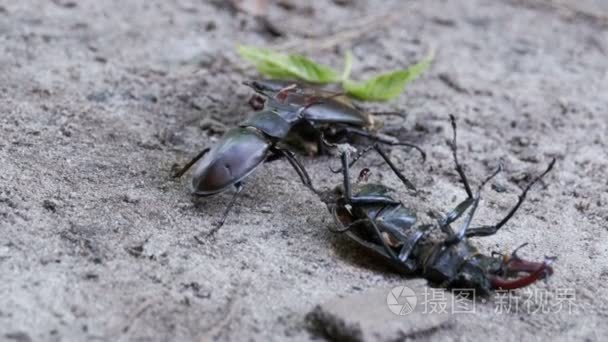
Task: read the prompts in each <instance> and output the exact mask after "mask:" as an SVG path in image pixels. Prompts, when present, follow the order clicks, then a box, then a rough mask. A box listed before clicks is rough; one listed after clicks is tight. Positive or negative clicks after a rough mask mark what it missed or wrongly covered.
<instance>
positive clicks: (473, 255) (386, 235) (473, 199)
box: [321, 116, 555, 293]
mask: <svg viewBox="0 0 608 342" xmlns="http://www.w3.org/2000/svg"><path fill="white" fill-rule="evenodd" d="M451 122H452V127H453V130H454V138H453V141H452V143H451V144H450V146H451V149H452V152H453V158H454V161H455V164H456V170H457V172H458V174H459V176H460V178H461V181H462V182H463V184H464V187H465V190H466V193H467V199H465V200H464V201H463V202H461V203H460V204H458V205H457V206H456V208H455V209H454V210H452V211H451V212H450V213H448V214H447V216H445V217H443V218H439V219H437V222H436V223H426V224H417V223H419V222H418V221H419V218H418V217H417V211H416V210H415V209H411V208H407V207H405V206H404V205H403V204H401V203H400V202H398V201H396V200H394V199H393V198H392V197H391V196H389V195H388V192H390V191H391V189H389V188H388V187H386V186H384V185H382V184H365V185H363V186H362V187H361V189H360V190H359V191H358V192H357V193H356V194H355V195H353V194H352V190H351V184H350V176H349V167H350V166H351V165H352V163H349V157H348V151H344V152H342V155H341V161H342V173H343V189H338V191H336V190H333V191H326V192H325V193H321V199H322V200H323V201H324V202H325V203H326V204H327V206H328V209H329V210H330V212H331V213H332V214H333V216H334V220H335V223H336V225H337V226H338V227H339V228H338V229H332V230H333V231H335V232H341V233H342V232H345V233H346V234H347V236H348V237H349V238H351V239H352V240H354V241H356V242H357V243H358V244H360V245H362V246H364V247H366V248H368V249H370V250H372V251H373V252H375V253H377V254H379V255H381V256H383V257H384V258H386V259H387V260H389V261H390V262H391V263H392V264H393V265H395V266H396V267H397V268H398V269H399V270H400V271H401V272H403V273H405V274H408V275H413V274H420V275H422V276H423V277H425V278H427V279H429V280H431V281H433V282H436V283H439V284H441V285H443V286H445V287H450V288H456V289H468V290H471V289H475V290H478V291H480V292H481V293H489V292H490V291H492V290H496V289H505V290H509V289H516V288H521V287H525V286H528V285H530V284H532V283H534V282H535V281H537V280H539V279H541V278H544V277H546V276H548V275H551V274H552V273H553V269H552V268H551V266H550V263H551V262H552V261H553V259H554V258H546V259H545V261H544V262H531V261H526V260H523V259H521V258H519V256H518V255H517V253H516V252H517V250H518V249H519V248H518V249H516V250H515V252H513V253H512V254H511V255H509V256H504V255H497V253H496V254H494V253H493V254H492V256H485V255H483V254H481V253H480V252H479V251H478V250H477V248H475V247H474V246H473V245H472V244H471V243H470V242H469V240H468V238H470V237H475V236H489V235H492V234H494V233H496V232H497V231H498V230H499V229H500V228H501V227H502V226H504V225H505V224H506V223H507V222H508V221H509V219H511V217H512V216H513V215H514V214H515V212H516V211H517V209H518V208H519V207H520V206H521V204H522V203H523V202H524V199H525V198H526V194H527V193H528V191H529V190H530V188H531V187H532V185H534V184H535V183H536V182H538V181H539V180H540V179H541V178H542V177H544V176H545V175H546V174H547V173H548V172H549V171H550V170H551V169H552V168H553V165H554V164H555V159H553V161H551V163H550V164H549V166H548V167H547V169H546V170H545V171H544V172H543V173H542V174H540V175H539V176H537V177H536V178H535V179H533V180H532V181H531V182H530V183H529V184H528V185H527V186H526V187H525V188H524V190H523V192H522V193H521V195H520V196H519V200H518V201H517V203H516V204H515V205H514V206H513V208H511V210H510V211H509V212H508V213H507V215H506V216H505V217H504V218H503V219H502V220H500V221H499V222H498V223H497V224H495V225H492V226H481V227H470V225H471V221H472V219H473V216H474V214H475V210H476V209H477V206H478V204H479V199H480V191H481V189H482V188H483V186H484V185H485V184H486V183H487V182H488V181H489V180H490V179H492V178H493V177H494V176H496V175H497V174H498V173H499V172H500V171H501V169H502V168H501V167H500V166H499V168H498V170H497V171H496V172H494V173H493V174H492V175H490V176H489V177H488V178H486V179H485V180H484V181H483V182H482V183H481V185H480V186H479V188H478V189H477V191H476V193H475V194H473V192H472V191H471V187H470V185H469V183H468V180H467V178H466V176H465V173H464V171H463V168H462V167H461V165H460V164H459V162H458V159H457V153H456V123H455V119H454V117H453V116H452V117H451ZM374 149H375V150H376V151H377V152H379V153H380V155H381V156H382V157H383V158H384V160H385V161H386V163H387V164H388V165H389V166H390V168H391V169H392V170H393V172H394V173H395V174H396V175H397V176H398V177H399V178H400V179H401V180H402V181H403V182H404V183H405V184H406V185H408V183H406V182H405V181H404V180H405V177H404V176H403V175H402V174H401V173H400V172H399V171H398V170H397V169H396V168H395V166H394V165H393V164H392V163H391V161H390V160H389V159H388V157H387V156H386V154H385V153H384V152H383V151H382V150H381V149H380V148H379V147H378V146H377V145H376V146H374ZM467 210H469V212H468V214H467V215H466V217H465V219H464V222H463V223H462V226H461V228H460V229H459V230H457V231H454V230H453V229H452V228H451V227H450V224H452V223H453V222H454V221H456V220H457V219H458V218H460V217H461V216H462V215H463V214H465V213H466V212H467ZM418 213H420V212H418ZM433 220H434V219H433ZM522 246H523V245H522Z"/></svg>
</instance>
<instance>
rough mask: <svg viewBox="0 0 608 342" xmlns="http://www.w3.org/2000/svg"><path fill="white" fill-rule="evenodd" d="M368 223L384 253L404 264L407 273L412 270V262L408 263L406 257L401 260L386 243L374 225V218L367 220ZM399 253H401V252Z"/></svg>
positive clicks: (413, 269)
mask: <svg viewBox="0 0 608 342" xmlns="http://www.w3.org/2000/svg"><path fill="white" fill-rule="evenodd" d="M369 223H370V225H371V226H372V228H373V229H374V232H375V233H376V235H377V236H378V239H379V240H380V242H381V243H382V247H384V250H385V251H386V253H388V255H389V256H390V257H391V258H392V259H393V260H394V261H395V262H398V263H399V265H401V266H404V267H405V269H406V272H407V273H412V272H414V271H415V268H414V267H413V265H412V263H408V262H407V259H406V260H401V258H400V255H397V254H395V252H394V251H393V249H392V248H391V246H389V245H388V243H387V242H386V240H385V239H384V237H383V236H382V233H381V232H380V229H379V228H378V226H377V225H376V222H374V220H369ZM416 241H417V240H416ZM414 244H415V242H414ZM412 249H413V246H412ZM399 254H401V252H400V253H399Z"/></svg>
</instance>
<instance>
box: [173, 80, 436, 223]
mask: <svg viewBox="0 0 608 342" xmlns="http://www.w3.org/2000/svg"><path fill="white" fill-rule="evenodd" d="M293 88H294V87H292V86H287V87H285V88H284V89H283V90H280V91H279V92H278V93H283V94H286V96H290V95H289V94H290V92H291V90H292V89H293ZM279 97H280V96H279ZM327 101H328V98H318V97H314V98H312V97H310V98H309V97H306V98H305V99H302V101H298V102H293V101H286V102H285V103H283V102H281V101H279V100H277V99H276V98H275V97H274V96H273V97H269V98H268V99H267V100H265V103H266V104H265V108H264V109H263V110H260V111H257V112H254V113H253V114H252V115H251V116H250V117H249V118H248V119H246V120H245V121H243V122H242V123H241V124H240V125H239V127H237V128H233V129H231V130H229V131H228V132H226V133H225V134H224V136H223V137H222V138H221V139H220V141H219V142H218V143H217V144H216V145H215V146H214V147H213V148H206V149H204V150H203V151H201V152H200V153H199V154H198V155H197V156H196V157H194V158H193V159H192V160H191V161H190V162H189V163H187V164H186V165H185V166H184V167H183V168H182V169H181V170H180V171H178V172H177V173H176V174H175V177H181V176H182V175H183V174H184V173H185V172H186V171H188V169H190V168H191V167H192V166H193V165H194V164H195V163H196V162H197V161H198V160H199V159H201V158H202V160H201V161H200V162H199V163H198V166H197V167H196V169H195V170H194V172H193V176H192V186H193V194H195V195H197V196H210V195H214V194H217V193H220V192H223V191H225V190H227V189H228V188H231V187H234V188H235V189H236V192H235V194H234V196H233V197H232V199H231V200H230V202H229V204H228V207H227V208H226V210H225V212H224V215H223V216H222V219H221V220H220V222H219V224H218V226H216V228H215V229H213V230H211V232H210V233H209V234H213V233H214V232H215V231H217V229H219V228H220V227H221V226H222V225H223V224H224V222H225V219H226V217H227V215H228V213H229V211H230V209H231V208H232V206H233V205H234V202H235V201H236V198H237V196H238V194H239V193H240V191H241V189H242V181H243V180H244V179H245V178H246V177H247V176H249V174H251V173H252V172H253V171H254V170H255V169H256V168H257V167H258V166H259V165H260V164H261V163H262V162H264V161H272V160H276V159H279V158H281V157H286V158H287V160H288V161H289V162H290V163H291V165H292V166H293V167H294V169H295V170H296V172H297V173H298V175H299V176H300V178H301V179H302V182H303V183H304V184H305V185H306V186H307V187H308V188H309V189H311V190H312V191H313V192H316V190H315V189H314V187H313V185H312V181H311V179H310V177H309V175H308V173H307V172H306V170H305V169H304V167H303V166H302V165H301V164H300V163H299V162H298V160H297V159H296V158H295V156H294V154H293V152H291V151H290V150H288V149H284V148H281V147H279V146H278V144H279V143H282V142H285V141H286V140H287V139H288V137H289V136H290V134H292V133H293V131H294V127H296V126H298V125H300V124H306V125H308V127H310V128H311V129H314V130H317V131H318V132H319V136H321V137H322V136H323V132H322V131H320V130H319V129H318V128H317V126H316V124H317V123H318V122H336V120H339V119H337V118H336V115H346V114H344V113H342V114H338V113H337V111H336V112H332V111H329V112H327V113H326V114H325V115H326V118H325V119H323V118H322V115H323V112H322V111H317V110H313V111H309V109H313V108H315V107H318V106H319V107H321V106H326V105H327V103H328V102H327ZM311 113H312V114H311ZM357 113H358V112H353V115H355V114H357ZM313 114H314V115H313ZM357 115H358V114H357ZM347 116H348V115H347ZM351 120H354V119H352V117H351ZM382 142H384V141H382ZM386 143H390V144H391V145H405V146H411V147H414V148H416V149H417V150H418V151H420V153H421V154H422V156H423V158H424V157H425V154H424V151H422V149H420V148H419V147H418V146H415V145H413V144H410V143H405V142H394V141H388V142H386Z"/></svg>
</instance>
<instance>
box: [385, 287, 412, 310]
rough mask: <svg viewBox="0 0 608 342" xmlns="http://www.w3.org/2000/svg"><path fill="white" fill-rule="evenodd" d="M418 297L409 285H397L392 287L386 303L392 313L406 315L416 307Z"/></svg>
mask: <svg viewBox="0 0 608 342" xmlns="http://www.w3.org/2000/svg"><path fill="white" fill-rule="evenodd" d="M417 303H418V297H417V296H416V292H414V290H412V289H411V288H409V287H407V286H397V287H394V288H392V289H391V290H390V291H389V293H388V294H387V295H386V304H387V305H388V309H389V310H391V312H392V313H394V314H395V315H399V316H405V315H407V314H409V313H411V312H412V311H414V309H415V308H416V304H417Z"/></svg>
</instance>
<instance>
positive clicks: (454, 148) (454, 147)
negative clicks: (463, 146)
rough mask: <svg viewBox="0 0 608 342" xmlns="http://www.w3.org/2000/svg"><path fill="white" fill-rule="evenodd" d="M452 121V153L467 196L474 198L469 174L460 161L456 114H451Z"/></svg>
mask: <svg viewBox="0 0 608 342" xmlns="http://www.w3.org/2000/svg"><path fill="white" fill-rule="evenodd" d="M450 122H451V123H452V131H453V132H454V136H453V138H452V141H451V143H449V145H450V149H451V150H452V155H453V156H454V164H456V172H458V175H459V176H460V179H461V181H462V183H463V184H464V190H465V191H466V192H467V196H468V197H469V198H473V192H472V191H471V186H470V185H469V181H468V180H467V176H466V175H465V173H464V169H463V168H462V165H460V163H459V162H458V153H457V149H458V146H457V144H456V118H455V117H454V115H452V114H450Z"/></svg>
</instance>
